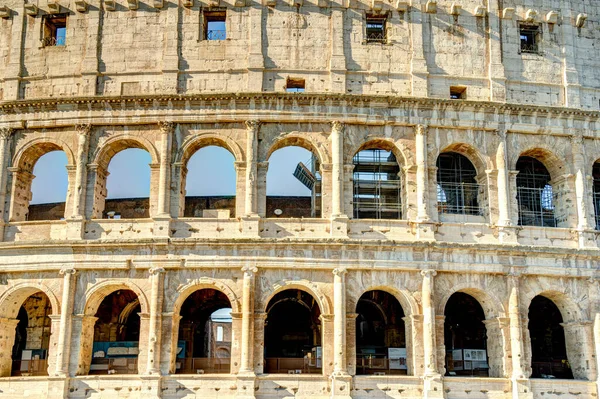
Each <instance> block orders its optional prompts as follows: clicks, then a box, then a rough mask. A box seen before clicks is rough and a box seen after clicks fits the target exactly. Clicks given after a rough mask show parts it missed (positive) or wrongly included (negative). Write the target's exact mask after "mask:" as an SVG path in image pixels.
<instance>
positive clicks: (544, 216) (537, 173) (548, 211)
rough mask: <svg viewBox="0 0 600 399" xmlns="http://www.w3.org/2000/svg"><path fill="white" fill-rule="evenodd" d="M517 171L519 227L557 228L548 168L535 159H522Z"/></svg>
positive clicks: (518, 163) (553, 195)
mask: <svg viewBox="0 0 600 399" xmlns="http://www.w3.org/2000/svg"><path fill="white" fill-rule="evenodd" d="M517 170H518V171H519V174H518V175H517V201H518V203H519V225H520V226H543V227H556V218H555V215H554V200H555V194H554V193H553V192H552V186H551V185H550V184H548V183H549V182H550V173H548V170H547V169H546V167H545V166H544V165H543V164H542V163H541V162H540V161H538V160H537V159H535V158H531V157H521V158H519V161H518V162H517Z"/></svg>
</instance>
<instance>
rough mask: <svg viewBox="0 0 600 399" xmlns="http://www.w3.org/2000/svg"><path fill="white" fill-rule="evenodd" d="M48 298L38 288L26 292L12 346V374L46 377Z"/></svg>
mask: <svg viewBox="0 0 600 399" xmlns="http://www.w3.org/2000/svg"><path fill="white" fill-rule="evenodd" d="M51 313H52V305H51V304H50V299H49V298H48V296H47V295H46V294H44V293H43V292H42V291H39V292H36V293H34V294H32V295H30V296H29V297H28V298H27V299H26V300H25V302H23V304H22V305H21V307H20V309H19V313H18V315H17V320H18V321H19V322H18V324H17V326H16V329H15V337H14V345H13V347H12V367H11V373H10V375H12V376H47V375H48V352H49V348H50V335H51V333H52V331H51V330H52V320H51V319H50V317H49V315H50V314H51Z"/></svg>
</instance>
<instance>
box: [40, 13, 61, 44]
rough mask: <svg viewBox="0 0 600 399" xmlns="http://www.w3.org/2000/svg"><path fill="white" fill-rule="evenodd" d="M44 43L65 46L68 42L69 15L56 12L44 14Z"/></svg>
mask: <svg viewBox="0 0 600 399" xmlns="http://www.w3.org/2000/svg"><path fill="white" fill-rule="evenodd" d="M42 28H43V30H44V32H43V38H42V45H43V46H44V47H49V46H65V45H66V44H67V15H66V14H56V15H46V16H44V22H43V25H42Z"/></svg>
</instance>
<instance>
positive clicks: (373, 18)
mask: <svg viewBox="0 0 600 399" xmlns="http://www.w3.org/2000/svg"><path fill="white" fill-rule="evenodd" d="M386 22H387V15H380V14H367V31H366V34H367V35H366V36H367V43H386V41H387V40H386V39H387V38H386V29H385V28H386Z"/></svg>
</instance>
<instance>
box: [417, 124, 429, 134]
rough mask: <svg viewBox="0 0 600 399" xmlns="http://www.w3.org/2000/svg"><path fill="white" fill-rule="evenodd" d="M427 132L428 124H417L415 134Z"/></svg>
mask: <svg viewBox="0 0 600 399" xmlns="http://www.w3.org/2000/svg"><path fill="white" fill-rule="evenodd" d="M425 133H427V125H423V124H419V125H415V134H416V135H424V134H425Z"/></svg>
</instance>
